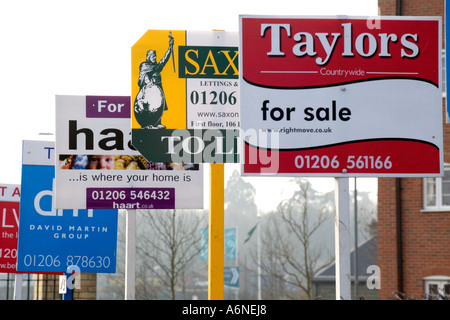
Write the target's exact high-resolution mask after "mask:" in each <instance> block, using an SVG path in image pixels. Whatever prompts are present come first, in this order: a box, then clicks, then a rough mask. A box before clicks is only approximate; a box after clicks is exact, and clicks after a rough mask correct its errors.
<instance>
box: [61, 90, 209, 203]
mask: <svg viewBox="0 0 450 320" xmlns="http://www.w3.org/2000/svg"><path fill="white" fill-rule="evenodd" d="M130 100H131V99H130V97H129V96H128V97H127V96H63V95H60V96H56V144H55V147H56V150H55V152H56V155H57V159H58V161H57V164H56V170H55V171H56V172H55V176H56V195H55V196H56V208H57V209H66V208H67V209H69V208H75V209H174V208H183V209H185V208H189V209H191V208H192V209H199V208H203V168H202V164H192V163H173V162H150V161H147V159H146V158H145V157H143V156H142V155H141V154H140V153H139V152H138V151H137V150H136V149H135V148H134V146H133V144H132V143H131V128H130V121H131V120H130Z"/></svg>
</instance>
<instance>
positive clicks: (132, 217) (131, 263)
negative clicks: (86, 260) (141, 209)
mask: <svg viewBox="0 0 450 320" xmlns="http://www.w3.org/2000/svg"><path fill="white" fill-rule="evenodd" d="M125 224H126V240H125V246H126V249H125V250H126V252H125V300H134V299H135V294H136V210H127V213H126V219H125Z"/></svg>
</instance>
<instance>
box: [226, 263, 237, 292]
mask: <svg viewBox="0 0 450 320" xmlns="http://www.w3.org/2000/svg"><path fill="white" fill-rule="evenodd" d="M223 284H224V285H226V286H229V287H232V288H239V267H224V269H223Z"/></svg>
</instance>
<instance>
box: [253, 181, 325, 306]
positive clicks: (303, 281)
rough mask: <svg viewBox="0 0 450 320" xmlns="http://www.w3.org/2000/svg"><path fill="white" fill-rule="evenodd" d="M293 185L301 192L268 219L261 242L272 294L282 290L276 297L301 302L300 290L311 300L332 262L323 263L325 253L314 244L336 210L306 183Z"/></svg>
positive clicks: (280, 205) (263, 264)
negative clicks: (321, 274) (314, 287)
mask: <svg viewBox="0 0 450 320" xmlns="http://www.w3.org/2000/svg"><path fill="white" fill-rule="evenodd" d="M294 181H295V183H296V184H297V186H298V189H297V190H296V191H295V192H294V194H293V196H292V197H291V198H290V199H287V200H283V201H281V202H280V204H279V205H278V207H277V210H276V212H275V213H274V214H272V215H270V216H269V217H267V223H265V228H264V237H262V239H261V241H262V247H263V259H262V261H264V263H262V265H261V268H262V269H263V270H264V272H265V273H266V274H268V275H270V277H269V278H270V279H271V280H270V282H271V283H272V290H271V291H272V292H273V291H275V290H273V288H274V287H273V286H275V285H276V286H275V288H278V289H279V290H280V292H278V293H275V294H278V295H284V296H287V297H290V298H292V297H294V295H297V298H298V293H299V290H295V288H297V289H300V293H304V294H305V295H306V298H307V299H311V298H313V296H312V295H313V292H312V279H313V278H314V276H316V275H317V274H318V273H319V272H321V271H322V270H323V269H324V268H326V267H327V266H329V265H330V264H331V263H332V262H333V259H332V258H325V259H324V257H323V256H322V254H323V250H321V248H320V247H317V246H315V245H313V241H312V240H313V237H314V235H315V234H316V233H317V232H318V230H319V228H320V227H321V226H322V225H323V224H324V222H325V221H326V220H327V219H329V218H330V217H331V214H330V212H331V211H332V210H333V207H332V206H331V205H329V204H328V202H326V201H323V199H320V197H318V195H317V193H316V192H315V191H314V190H313V189H312V188H311V184H310V183H309V182H308V181H307V180H305V179H300V178H296V179H294ZM274 281H276V283H275V282H274ZM280 283H282V284H283V285H282V286H280ZM286 287H287V289H285V288H286Z"/></svg>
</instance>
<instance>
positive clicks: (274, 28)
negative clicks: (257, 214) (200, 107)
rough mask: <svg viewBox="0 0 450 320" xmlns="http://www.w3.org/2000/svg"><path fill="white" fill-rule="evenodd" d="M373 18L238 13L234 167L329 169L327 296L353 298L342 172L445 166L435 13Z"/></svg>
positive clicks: (271, 171) (411, 171)
mask: <svg viewBox="0 0 450 320" xmlns="http://www.w3.org/2000/svg"><path fill="white" fill-rule="evenodd" d="M379 22H380V23H378V24H376V25H374V24H373V19H372V18H370V17H299V16H284V17H283V16H245V15H244V16H240V49H239V50H240V51H239V59H240V60H239V66H240V73H239V79H240V82H239V87H240V105H241V113H240V115H241V128H242V131H243V132H242V133H241V136H242V137H243V139H242V140H243V146H242V155H241V157H242V161H241V163H242V174H243V175H278V176H303V177H311V176H324V177H335V179H336V189H335V195H336V197H335V198H336V216H335V218H336V225H335V248H336V249H335V253H336V257H335V259H336V299H350V297H351V295H350V228H349V224H350V223H349V222H350V218H349V217H350V213H349V212H350V197H349V193H348V192H349V188H348V178H349V177H361V176H364V177H384V176H385V177H427V176H428V177H438V176H442V175H443V128H442V83H441V82H442V81H441V79H442V65H441V64H442V59H441V54H442V52H441V51H442V44H441V42H442V21H441V18H440V17H379ZM355 249H356V248H355Z"/></svg>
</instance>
